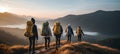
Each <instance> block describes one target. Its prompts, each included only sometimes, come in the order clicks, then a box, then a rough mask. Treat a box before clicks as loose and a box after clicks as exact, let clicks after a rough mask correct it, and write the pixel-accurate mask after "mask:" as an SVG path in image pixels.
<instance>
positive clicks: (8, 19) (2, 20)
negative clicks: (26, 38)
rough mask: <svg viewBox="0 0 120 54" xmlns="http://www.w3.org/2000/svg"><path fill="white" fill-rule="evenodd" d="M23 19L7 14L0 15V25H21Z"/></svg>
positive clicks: (23, 21)
mask: <svg viewBox="0 0 120 54" xmlns="http://www.w3.org/2000/svg"><path fill="white" fill-rule="evenodd" d="M25 21H26V19H24V17H22V16H19V15H16V14H12V13H9V12H4V13H0V25H10V24H12V25H13V24H22V23H25Z"/></svg>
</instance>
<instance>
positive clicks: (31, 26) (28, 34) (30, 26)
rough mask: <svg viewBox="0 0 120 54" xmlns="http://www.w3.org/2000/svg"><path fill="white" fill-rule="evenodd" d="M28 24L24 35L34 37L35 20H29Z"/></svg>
mask: <svg viewBox="0 0 120 54" xmlns="http://www.w3.org/2000/svg"><path fill="white" fill-rule="evenodd" d="M26 24H27V26H26V30H25V33H24V36H25V37H32V36H33V32H32V28H33V22H32V21H27V23H26Z"/></svg>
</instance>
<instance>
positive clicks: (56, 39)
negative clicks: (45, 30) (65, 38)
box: [55, 36, 58, 49]
mask: <svg viewBox="0 0 120 54" xmlns="http://www.w3.org/2000/svg"><path fill="white" fill-rule="evenodd" d="M55 38H56V49H57V45H58V37H57V36H55Z"/></svg>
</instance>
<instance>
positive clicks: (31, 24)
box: [24, 18, 38, 54]
mask: <svg viewBox="0 0 120 54" xmlns="http://www.w3.org/2000/svg"><path fill="white" fill-rule="evenodd" d="M24 35H25V36H26V37H28V38H29V43H30V45H29V54H31V53H32V54H35V40H38V31H37V26H36V25H35V19H34V18H31V21H27V27H26V31H25V34H24Z"/></svg>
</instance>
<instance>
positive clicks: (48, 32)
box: [41, 22, 52, 49]
mask: <svg viewBox="0 0 120 54" xmlns="http://www.w3.org/2000/svg"><path fill="white" fill-rule="evenodd" d="M41 35H42V36H44V38H45V49H48V48H49V47H50V36H52V34H51V29H50V26H49V22H44V23H43V25H42V31H41Z"/></svg>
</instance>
